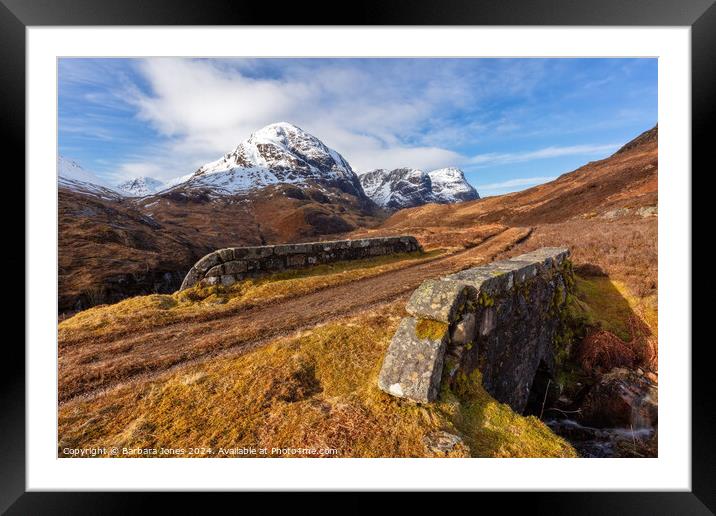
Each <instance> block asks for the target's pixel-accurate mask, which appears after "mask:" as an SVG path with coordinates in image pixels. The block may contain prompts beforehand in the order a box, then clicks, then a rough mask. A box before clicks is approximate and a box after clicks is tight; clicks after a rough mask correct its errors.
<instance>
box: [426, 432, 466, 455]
mask: <svg viewBox="0 0 716 516" xmlns="http://www.w3.org/2000/svg"><path fill="white" fill-rule="evenodd" d="M423 442H424V443H425V447H426V448H427V449H428V451H430V452H432V453H436V454H438V455H447V454H448V453H450V452H451V451H453V450H455V449H456V448H457V447H459V446H460V445H462V446H465V444H464V442H463V440H462V438H461V437H459V436H457V435H455V434H451V433H449V432H446V431H444V430H438V431H436V432H431V433H429V434H428V435H426V436H425V437H423Z"/></svg>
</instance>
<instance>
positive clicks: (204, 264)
mask: <svg viewBox="0 0 716 516" xmlns="http://www.w3.org/2000/svg"><path fill="white" fill-rule="evenodd" d="M220 262H221V260H220V259H219V255H218V254H217V253H209V254H207V255H206V256H204V257H203V258H202V259H201V260H199V261H198V262H196V265H194V268H195V269H196V270H198V271H201V272H205V271H208V270H209V269H211V268H212V267H213V266H214V265H218V264H219V263H220Z"/></svg>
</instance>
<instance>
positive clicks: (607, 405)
mask: <svg viewBox="0 0 716 516" xmlns="http://www.w3.org/2000/svg"><path fill="white" fill-rule="evenodd" d="M658 403H659V399H658V394H657V386H656V385H655V384H653V383H652V382H651V381H649V379H647V378H646V377H645V376H641V375H639V374H638V373H636V372H635V371H631V370H629V369H626V368H622V367H619V368H614V369H612V370H611V371H610V372H609V373H607V374H604V375H602V376H601V377H600V378H599V380H598V381H597V383H596V384H594V385H593V386H592V387H591V388H590V389H589V391H588V392H587V394H586V396H585V397H584V400H583V401H582V404H581V412H580V419H581V421H582V422H583V423H584V424H587V425H591V426H595V427H599V428H605V427H623V428H633V429H635V430H637V429H640V428H649V427H653V426H655V425H656V424H657V423H658Z"/></svg>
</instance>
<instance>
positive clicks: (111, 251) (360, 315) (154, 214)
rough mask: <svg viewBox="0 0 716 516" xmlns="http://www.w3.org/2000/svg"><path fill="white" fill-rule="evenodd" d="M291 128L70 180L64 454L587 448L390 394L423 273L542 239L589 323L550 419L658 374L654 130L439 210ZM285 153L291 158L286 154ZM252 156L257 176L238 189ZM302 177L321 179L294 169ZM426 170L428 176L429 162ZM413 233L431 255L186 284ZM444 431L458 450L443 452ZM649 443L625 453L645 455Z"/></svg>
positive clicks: (499, 414) (476, 399) (506, 414)
mask: <svg viewBox="0 0 716 516" xmlns="http://www.w3.org/2000/svg"><path fill="white" fill-rule="evenodd" d="M262 131H263V130H262ZM292 131H293V129H291V128H287V127H283V126H280V127H279V128H278V130H276V134H272V135H271V138H273V140H272V141H274V142H276V141H278V142H279V143H280V145H278V144H277V145H278V146H279V150H278V151H277V150H275V149H270V144H268V143H266V142H265V141H264V139H265V138H266V137H267V136H266V133H265V132H261V131H259V137H256V138H255V139H254V140H253V142H251V141H250V142H249V143H253V144H255V146H254V147H251V146H249V144H242V145H240V146H239V147H237V149H236V151H235V152H233V153H229V154H227V155H226V156H225V157H224V158H221V159H220V160H218V161H217V162H214V163H213V164H210V165H211V166H207V167H202V168H201V169H199V171H197V174H196V175H195V176H193V179H189V180H187V181H185V182H184V183H181V184H178V185H175V186H172V187H170V188H169V189H167V190H163V191H159V192H157V193H152V194H149V195H147V196H141V197H131V198H129V197H126V196H121V195H120V196H118V197H114V196H112V195H109V194H108V193H107V191H105V190H97V189H92V188H89V187H86V186H85V187H83V191H82V192H78V191H77V189H76V186H77V185H76V183H75V184H74V188H75V189H70V188H65V187H63V186H62V184H61V185H60V235H61V241H60V295H61V301H60V309H59V310H60V312H61V313H62V312H64V311H67V312H74V311H76V310H80V309H81V311H79V313H77V314H76V315H74V316H71V317H68V318H64V319H63V320H62V322H61V323H60V325H59V347H58V352H59V356H58V359H59V378H58V391H59V402H60V416H59V417H60V439H59V441H60V442H59V445H58V447H59V450H60V455H62V451H61V450H62V449H63V448H68V447H69V448H72V447H76V446H85V445H88V444H92V445H96V446H101V445H110V444H112V445H114V444H119V445H126V446H140V447H141V446H152V447H160V446H173V447H176V446H179V445H182V444H183V445H190V446H191V445H196V444H197V443H199V444H202V445H206V446H207V447H216V446H222V447H226V448H230V447H232V446H239V445H242V446H243V445H257V446H272V445H278V446H291V445H296V446H298V445H301V446H304V445H307V444H308V445H312V446H316V447H330V446H333V447H337V448H340V449H341V450H342V454H341V456H491V457H500V456H558V457H568V456H576V455H577V451H576V450H575V448H574V447H573V446H572V445H571V444H570V443H569V442H567V441H566V440H564V439H563V437H560V435H562V434H564V435H567V433H568V432H569V431H571V432H573V433H574V432H576V430H575V427H574V426H569V424H566V425H562V426H564V427H565V428H566V429H560V432H559V433H560V435H555V434H554V433H553V432H552V431H551V430H550V429H549V428H548V427H547V425H546V424H545V423H544V421H541V420H540V418H537V417H535V416H534V415H531V416H524V415H520V414H516V413H514V412H512V411H511V410H510V409H509V407H506V406H505V405H502V404H499V403H496V402H495V401H494V400H493V399H492V398H490V396H489V394H488V393H487V392H486V391H484V389H482V390H481V389H480V388H477V387H475V388H472V389H471V390H469V392H466V393H463V394H462V396H463V397H462V398H460V399H458V398H455V397H451V394H450V393H445V396H444V397H442V398H441V400H440V402H439V403H436V405H435V406H413V405H410V404H408V403H406V402H402V401H399V400H396V399H392V398H390V397H387V396H385V395H383V394H382V393H380V392H379V391H378V390H377V388H376V376H377V374H378V370H379V368H380V362H381V359H382V357H383V354H384V352H385V349H386V347H387V345H388V343H389V341H390V337H391V336H392V335H393V333H394V331H395V329H396V327H397V324H398V322H399V320H400V317H401V316H402V315H403V313H404V309H403V306H404V305H405V301H406V299H407V298H408V297H409V296H410V294H411V293H412V291H413V290H414V289H415V288H416V287H417V286H418V285H420V283H422V281H423V280H425V279H426V278H434V277H439V276H443V275H446V274H449V273H452V272H456V271H459V270H462V269H466V268H470V267H474V266H476V265H481V264H486V263H489V262H491V261H493V260H496V259H501V258H507V257H512V256H516V255H519V254H523V253H525V252H528V251H531V250H534V249H538V248H542V247H557V246H565V247H569V248H570V250H571V251H572V262H573V265H574V270H575V273H576V275H577V276H576V278H577V286H576V288H577V294H576V295H577V297H578V300H579V301H578V306H579V307H580V310H581V312H580V317H581V318H582V321H583V323H584V324H585V326H584V328H586V329H585V331H586V334H584V335H580V336H579V339H577V338H576V337H575V344H574V345H575V350H576V351H575V356H574V364H575V365H574V367H575V369H574V370H570V374H571V375H572V376H571V377H570V379H569V380H568V381H567V380H565V382H566V383H565V385H566V386H568V389H566V390H565V399H564V400H562V401H561V402H560V403H561V404H559V403H558V404H557V405H555V406H554V410H555V413H557V412H556V411H559V410H562V411H569V410H572V408H573V407H572V405H570V404H574V403H578V402H580V400H581V398H580V396H583V394H584V393H583V392H582V391H581V390H580V389H583V388H586V387H588V386H591V385H592V383H593V382H598V381H599V378H601V377H602V375H603V374H604V373H605V372H606V371H609V370H611V369H612V368H613V367H615V366H619V367H628V368H631V369H633V370H635V371H636V370H639V371H641V372H642V373H641V374H642V376H643V377H644V378H648V381H649V382H653V383H657V382H658V351H657V335H658V328H657V317H656V313H657V300H658V295H657V291H658V283H657V276H658V275H657V271H658V268H657V267H658V260H657V220H658V212H657V208H656V206H657V201H658V195H657V181H658V133H657V128H656V127H655V128H653V129H651V130H650V131H647V132H645V133H644V134H643V135H641V136H639V137H638V138H636V139H634V140H633V141H632V142H629V143H628V144H627V145H625V146H624V147H623V148H622V149H620V150H619V151H618V152H616V153H615V154H613V155H612V156H610V157H608V158H606V159H603V160H599V161H595V162H591V163H588V164H587V165H585V166H583V167H581V168H579V169H577V170H575V171H573V172H570V173H567V174H563V175H562V176H560V177H559V178H557V179H556V180H554V181H551V182H548V183H545V184H542V185H539V186H536V187H533V188H530V189H527V190H523V191H521V192H517V193H512V194H506V195H501V196H494V197H485V198H479V194H478V193H477V192H475V195H476V196H477V197H478V198H475V199H472V200H469V199H468V200H464V199H460V198H459V196H456V197H454V198H453V199H451V200H450V202H446V203H440V201H437V200H436V198H435V196H434V194H432V193H431V195H432V196H433V197H432V198H431V199H432V200H431V201H430V202H428V203H423V202H421V201H420V200H417V201H415V202H416V203H417V205H413V206H411V207H407V208H401V207H399V206H398V205H397V204H395V203H394V204H392V205H391V204H390V203H389V202H385V203H380V202H376V201H374V200H372V198H373V197H375V195H366V193H364V192H363V187H362V186H361V183H363V182H364V181H365V180H364V179H360V180H358V176H357V175H356V174H355V173H353V172H352V170H351V169H350V166H349V165H348V164H347V162H345V160H343V159H342V157H341V156H340V155H339V154H337V153H335V151H330V149H327V148H324V147H325V146H324V147H321V145H322V144H321V145H318V144H316V143H315V142H314V141H313V140H312V139H310V138H308V136H304V135H299V136H300V137H297V138H296V141H295V142H293V143H291V142H290V141H289V140H290V139H291V134H293V133H292ZM286 138H288V140H286ZM291 145H293V147H291ZM289 147H291V148H294V150H295V151H296V152H293V151H292V152H291V153H289V154H284V152H285V151H286V149H287V148H289ZM256 149H259V150H260V152H263V153H264V154H262V156H269V157H270V158H271V159H275V160H276V163H278V165H276V167H275V169H272V172H271V174H269V173H267V172H266V170H264V169H261V168H260V167H257V166H255V165H256V163H254V162H252V161H251V160H252V159H256V158H255V155H256V152H255V151H256ZM297 156H299V157H298V158H297ZM262 159H263V158H262ZM296 160H300V163H299V164H301V163H302V165H301V166H298V167H297V165H296V163H297V161H296ZM284 165H285V166H284ZM237 166H238V167H243V168H239V169H237V168H236V167H237ZM245 169H250V170H251V171H252V172H251V173H252V174H254V175H253V176H251V175H250V176H248V177H253V178H254V179H255V180H256V181H258V182H259V183H260V184H261V187H260V188H257V189H248V190H246V189H245V186H246V185H245V181H246V177H247V176H246V175H241V174H239V173H238V172H237V170H245ZM319 169H320V170H324V171H327V174H328V175H327V178H328V179H327V180H326V181H323V180H321V178H320V177H318V176H316V175H315V174H316V173H317V172H316V170H319ZM296 170H303V171H304V172H305V173H306V174H307V175H308V176H309V177H307V178H303V179H302V180H300V181H299V180H298V179H297V178H296V175H295V173H296V172H295V171H296ZM411 170H412V169H411ZM292 171H293V172H292ZM349 172H350V173H349ZM393 172H395V171H393ZM418 172H420V171H418ZM292 173H293V174H294V175H293V176H291V174H292ZM277 174H278V175H277ZM282 174H284V175H282ZM351 174H353V175H351ZM401 174H402V172H401V173H400V174H398V175H399V176H400V175H401ZM411 174H412V175H411ZM411 174H408V176H410V177H418V179H419V181H418V183H411V184H418V185H422V187H424V189H425V188H426V187H425V185H426V183H425V176H426V175H427V174H425V173H417V174H416V173H414V172H411ZM378 175H379V174H373V176H375V177H377V176H378ZM279 176H281V177H279ZM458 176H460V174H458ZM362 177H363V176H361V178H362ZM375 177H374V179H375ZM428 177H429V176H428ZM458 179H459V177H458ZM463 179H464V177H463ZM284 180H285V181H284ZM376 181H377V179H376ZM381 181H382V180H381ZM401 181H402V179H398V180H397V181H396V182H395V184H396V185H397V184H400V183H401ZM374 184H378V183H377V182H375V183H374ZM380 184H384V183H382V182H381V183H380ZM386 184H387V183H386ZM430 184H431V185H432V183H430ZM410 188H412V187H409V191H411V192H413V193H414V192H415V190H410ZM430 189H433V190H434V186H430ZM460 189H461V187H460V188H456V190H460ZM368 190H370V189H368ZM368 190H366V192H368ZM376 190H378V188H376ZM473 190H474V189H473ZM405 191H408V190H403V193H401V194H400V195H398V196H392V197H391V198H392V199H398V198H401V199H405V198H408V197H410V195H407V196H406V195H404V192H405ZM411 195H412V194H411ZM470 196H472V194H471V193H468V197H470ZM385 198H386V197H380V198H379V199H385ZM411 198H412V199H413V200H415V199H417V197H415V196H412V197H411ZM428 198H430V197H429V196H428ZM411 202H412V201H411ZM402 234H409V235H412V236H415V237H416V238H417V239H418V241H419V242H420V244H421V245H422V247H423V250H424V253H423V254H420V253H418V254H415V255H413V254H409V255H405V256H396V257H395V258H394V259H381V260H375V261H372V262H371V261H370V260H366V261H365V263H352V264H351V263H350V262H346V263H343V264H337V265H336V266H335V267H324V268H322V269H321V268H317V269H316V270H311V269H305V270H303V271H291V272H288V273H283V275H281V274H279V275H275V276H272V277H269V278H265V279H262V280H244V281H241V282H239V283H237V284H235V285H232V286H231V287H220V286H215V287H211V288H204V289H201V288H194V289H189V290H187V291H184V292H181V293H173V292H174V291H175V290H176V289H177V288H178V283H181V280H182V279H183V273H185V272H186V271H187V270H188V269H189V267H191V266H192V265H193V263H194V262H195V261H196V260H197V259H199V258H200V257H201V256H203V255H204V254H206V253H208V252H210V251H213V250H215V249H219V248H223V247H229V246H241V245H262V244H270V243H283V242H302V241H304V242H305V241H312V240H319V239H327V238H335V236H336V235H340V237H341V238H351V239H355V238H365V237H373V236H390V235H402ZM359 262H360V261H359ZM120 278H123V279H120ZM130 278H131V279H130ZM115 285H117V286H116V287H115ZM93 289H103V290H100V291H99V292H97V293H96V294H95V295H94V296H93V295H91V294H89V293H91V292H93ZM113 289H114V290H113ZM62 296H64V297H62ZM125 298H128V299H125ZM122 299H125V300H124V301H122ZM78 303H79V304H78ZM107 303H109V304H107ZM93 305H100V306H96V307H94V308H90V307H91V306H93ZM103 305H104V306H103ZM87 308H89V309H87ZM68 315H69V314H68ZM606 334H608V337H604V335H606ZM615 339H616V340H615ZM605 342H607V344H606V345H608V346H612V347H610V348H604V347H603V346H605V344H604V343H605ZM580 346H584V348H582V347H580ZM590 346H591V347H590ZM600 346H602V347H600ZM614 349H617V350H618V351H617V352H616V355H615V352H614ZM578 350H581V351H579V352H577V351H578ZM619 350H621V351H619ZM627 355H628V360H626V359H625V358H624V357H625V356H627ZM575 371H579V373H578V374H577V373H576V372H575ZM584 378H588V380H585V379H584ZM585 382H586V383H585ZM206 400H213V403H214V404H213V405H211V404H209V405H207V404H206ZM238 413H241V414H242V418H239V416H238V415H237V414H238ZM88 414H95V415H94V416H93V417H91V418H90V419H87V417H88ZM247 414H248V415H247ZM238 419H241V422H239V421H238ZM560 421H561V420H560ZM550 424H551V425H553V426H555V428H556V427H558V426H560V425H559V424H553V423H550ZM488 429H493V432H492V433H491V432H490V431H488ZM447 430H449V433H450V434H455V435H460V436H461V441H460V443H459V444H458V445H456V446H453V447H452V448H450V449H449V450H448V451H447V452H446V451H444V450H443V449H442V448H440V447H439V446H437V445H432V444H429V443H433V442H438V441H440V438H441V437H440V436H441V435H443V434H440V432H445V431H447ZM585 432H586V431H582V433H585ZM587 433H588V432H587ZM443 437H444V435H443ZM628 437H629V438H631V437H630V436H628ZM654 439H655V438H654V434H653V433H649V434H648V435H647V436H645V437H644V438H643V439H641V438H640V448H639V449H638V450H637V449H636V447H631V448H629V447H627V448H628V449H621V448H620V450H621V451H618V452H615V451H613V448H614V446H617V445H614V446H612V448H610V450H612V451H610V453H620V454H621V455H619V456H644V455H646V456H649V455H652V454H654V453H656V450H655V448H654V447H655V442H654ZM426 443H428V444H426ZM575 446H577V445H575ZM619 446H621V447H622V448H623V447H624V446H625V445H624V439H621V437H620V438H619V440H618V446H617V447H619ZM582 453H587V452H585V451H582ZM206 456H211V454H210V453H207V455H206Z"/></svg>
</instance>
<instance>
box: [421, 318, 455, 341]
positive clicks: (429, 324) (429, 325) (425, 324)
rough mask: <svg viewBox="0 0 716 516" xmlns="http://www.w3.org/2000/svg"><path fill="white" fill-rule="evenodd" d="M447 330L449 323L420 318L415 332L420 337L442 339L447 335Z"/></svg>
mask: <svg viewBox="0 0 716 516" xmlns="http://www.w3.org/2000/svg"><path fill="white" fill-rule="evenodd" d="M447 330H448V325H447V323H444V322H440V321H433V320H432V319H420V320H418V322H417V324H416V325H415V334H416V335H417V336H418V338H419V339H429V340H440V339H442V338H443V337H444V336H445V333H447Z"/></svg>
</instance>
